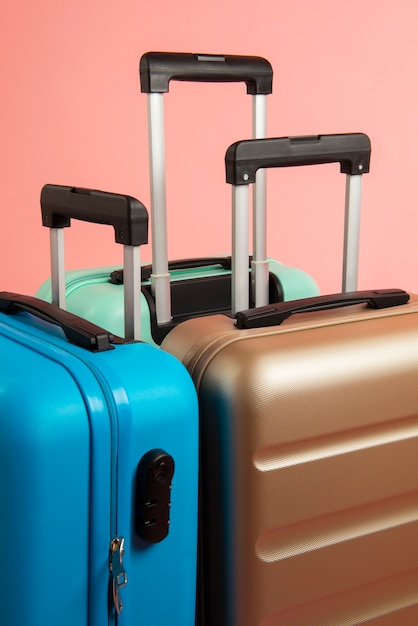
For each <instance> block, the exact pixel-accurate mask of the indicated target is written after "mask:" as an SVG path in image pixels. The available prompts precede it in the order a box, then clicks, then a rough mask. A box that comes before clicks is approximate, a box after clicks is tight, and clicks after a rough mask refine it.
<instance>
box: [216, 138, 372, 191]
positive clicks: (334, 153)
mask: <svg viewBox="0 0 418 626" xmlns="http://www.w3.org/2000/svg"><path fill="white" fill-rule="evenodd" d="M370 154H371V147H370V139H369V138H368V136H367V135H365V134H364V133H346V134H333V135H312V136H299V137H277V138H272V139H248V140H244V141H237V142H235V143H233V144H232V145H231V146H229V148H228V150H227V152H226V155H225V166H226V182H227V183H230V184H232V185H248V184H249V183H254V182H255V175H256V172H257V170H258V169H260V168H271V167H292V166H296V165H317V164H321V163H340V164H341V172H343V173H344V174H366V173H367V172H368V171H369V167H370Z"/></svg>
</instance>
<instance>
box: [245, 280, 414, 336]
mask: <svg viewBox="0 0 418 626" xmlns="http://www.w3.org/2000/svg"><path fill="white" fill-rule="evenodd" d="M409 298H410V296H409V294H408V293H407V292H406V291H403V290H402V289H380V290H376V291H371V290H370V291H352V292H348V293H337V294H332V295H325V296H314V297H312V298H303V299H301V300H291V301H288V302H280V303H279V304H268V305H266V306H261V307H258V308H256V309H249V310H247V311H240V312H238V313H237V314H236V316H235V317H236V326H237V327H238V328H240V329H244V328H263V327H265V326H278V325H280V324H281V323H282V322H284V320H286V319H287V318H288V317H290V316H291V315H295V314H296V313H310V312H313V311H324V310H328V309H335V308H339V307H344V306H353V305H355V304H367V305H368V306H369V307H370V308H373V309H384V308H388V307H392V306H399V305H401V304H406V303H407V302H408V301H409Z"/></svg>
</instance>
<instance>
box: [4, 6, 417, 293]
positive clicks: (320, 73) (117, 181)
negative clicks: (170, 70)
mask: <svg viewBox="0 0 418 626" xmlns="http://www.w3.org/2000/svg"><path fill="white" fill-rule="evenodd" d="M5 7H7V8H5ZM417 24H418V3H416V2H415V1H414V0H397V2H393V1H392V0H391V1H389V0H368V1H366V2H365V1H364V0H361V1H360V0H352V2H349V3H341V2H336V1H335V0H315V1H311V0H292V1H290V2H289V1H284V0H258V2H250V1H249V0H240V1H239V2H238V1H237V0H212V2H210V3H207V2H200V1H199V0H176V1H175V2H173V1H172V0H170V1H167V0H165V1H160V2H149V3H141V2H138V1H136V2H134V0H88V1H86V0H60V1H59V2H57V0H41V1H40V2H32V1H29V0H16V2H13V3H7V5H3V8H2V16H1V20H0V48H1V55H0V59H1V60H0V63H1V72H0V76H1V107H2V111H1V117H0V137H1V169H0V171H1V195H2V198H1V208H0V237H1V245H0V266H1V284H0V288H1V289H7V290H14V291H20V292H26V293H34V292H35V291H36V289H37V287H38V286H39V284H40V283H41V282H42V281H43V280H44V279H45V278H46V277H47V276H48V273H49V250H48V232H47V231H46V229H44V228H43V227H42V226H41V220H40V210H39V193H40V189H41V187H42V185H43V184H44V183H46V182H49V183H57V184H64V185H77V186H85V187H94V188H98V189H103V190H108V191H115V192H121V193H126V194H130V195H133V196H136V197H138V198H139V199H140V200H142V201H143V202H144V203H145V205H146V206H149V191H148V188H149V183H148V145H147V121H146V96H145V95H143V94H141V93H140V89H139V76H138V61H139V58H140V56H141V55H142V53H144V52H146V51H148V50H172V51H184V52H202V53H221V54H257V55H261V56H265V57H267V58H268V59H269V60H270V62H271V63H272V65H273V68H274V72H275V74H274V91H273V95H272V96H271V97H270V99H269V106H268V112H269V122H268V133H269V135H270V136H281V135H295V134H317V133H331V132H351V131H355V132H357V131H361V132H366V133H367V134H368V135H369V136H370V138H371V141H372V148H373V152H372V161H371V173H370V174H369V175H367V176H365V177H364V185H363V186H364V196H363V214H362V237H361V258H360V277H359V286H360V287H361V288H367V287H372V288H373V287H375V288H381V287H402V288H405V289H408V290H410V291H415V292H418V273H417V264H418V263H417V262H418V247H417V235H418V210H417V207H416V204H417V194H416V185H415V183H416V179H417V170H416V169H415V168H416V167H417V165H418V157H417V149H416V146H417V145H418V124H417V116H418V78H417V75H418V69H417V68H418V40H417V34H418V27H417ZM165 104H166V107H165V108H166V124H167V130H168V131H169V134H168V138H167V151H168V161H167V168H168V200H169V205H168V211H169V254H170V257H171V258H175V257H184V256H192V255H202V254H216V253H227V252H229V251H230V237H231V234H230V187H229V185H227V184H226V183H225V182H224V180H225V179H224V164H223V159H224V154H225V150H226V148H227V147H228V145H229V144H230V143H232V142H233V141H235V140H238V139H243V138H247V137H249V136H250V134H251V125H250V117H251V116H250V111H251V98H250V97H248V96H246V95H245V87H244V86H243V85H216V86H208V85H189V84H181V83H173V84H172V87H171V89H170V93H169V95H168V96H167V99H166V101H165ZM225 105H226V106H225ZM344 185H345V181H344V177H343V176H342V175H341V174H339V168H338V166H337V165H327V166H322V167H311V168H304V169H301V168H296V169H293V170H286V171H284V170H276V171H272V172H270V173H269V176H268V189H269V254H270V256H272V257H274V258H277V259H279V260H281V261H283V262H285V263H289V264H291V265H297V266H300V267H303V268H304V269H305V270H307V271H309V272H310V273H311V274H312V275H313V276H315V278H316V279H317V281H318V282H319V285H320V287H321V290H322V291H323V292H325V291H329V292H331V291H337V290H339V288H340V274H341V252H342V225H343V201H344ZM67 235H68V236H67V238H66V242H67V257H66V258H67V267H68V268H77V267H88V266H92V267H94V266H97V265H109V264H114V263H120V262H121V251H120V250H119V247H118V246H117V245H116V244H114V243H113V232H112V230H111V229H109V228H106V227H103V226H100V227H94V226H92V225H84V224H79V223H77V222H73V228H71V229H68V231H67ZM150 257H151V252H150V246H149V245H148V246H146V247H144V251H143V259H144V260H149V259H150Z"/></svg>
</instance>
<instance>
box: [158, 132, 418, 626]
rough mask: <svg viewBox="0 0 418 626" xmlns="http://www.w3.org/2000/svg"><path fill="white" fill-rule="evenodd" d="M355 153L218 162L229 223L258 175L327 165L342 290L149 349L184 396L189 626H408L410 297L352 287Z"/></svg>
mask: <svg viewBox="0 0 418 626" xmlns="http://www.w3.org/2000/svg"><path fill="white" fill-rule="evenodd" d="M368 143H369V142H368V139H367V137H365V136H362V135H357V136H356V135H354V136H353V135H347V136H344V135H343V136H337V137H333V136H322V137H317V138H310V139H308V138H299V139H295V138H293V139H288V138H279V139H267V140H263V141H261V140H260V141H251V140H250V141H247V142H246V141H244V142H238V143H237V144H235V145H233V146H232V147H231V148H230V149H229V150H228V152H227V156H226V166H227V177H228V180H229V182H230V183H232V184H233V189H234V195H235V200H236V205H237V211H238V212H240V211H241V212H244V213H245V211H246V198H245V196H246V193H247V190H248V187H247V184H246V183H247V180H248V181H251V180H253V175H254V171H255V170H256V169H257V167H280V166H290V165H303V164H310V163H312V164H313V163H323V162H329V161H334V160H335V161H339V162H340V163H341V169H342V171H343V172H345V173H346V174H347V175H348V178H347V180H348V183H347V189H348V193H347V207H349V208H350V210H348V211H347V214H346V231H347V230H348V233H346V246H345V264H344V273H345V280H344V283H345V287H346V290H345V293H340V294H336V295H334V296H326V295H324V296H318V297H311V298H306V299H301V300H298V301H294V302H287V303H284V302H282V303H277V304H272V305H268V306H263V307H258V308H253V309H248V310H247V311H243V310H241V311H239V312H238V313H237V314H236V316H235V317H234V318H233V317H228V316H223V315H218V316H211V317H206V318H200V319H194V320H188V321H186V322H184V323H183V324H180V325H179V326H177V327H176V328H175V329H174V330H173V331H172V332H171V333H170V334H169V335H168V336H167V337H166V339H165V340H164V341H163V343H162V346H161V347H162V349H163V350H167V351H169V352H170V353H172V354H174V355H175V356H177V357H178V358H180V359H181V360H182V361H183V362H184V364H185V365H186V366H187V367H188V369H189V371H190V373H191V375H192V376H193V379H194V381H195V385H196V387H197V390H198V394H199V404H200V433H201V437H200V446H201V461H200V463H201V492H200V500H201V511H200V527H199V528H200V541H199V543H200V568H199V570H200V603H199V604H200V607H199V619H200V621H199V624H200V625H201V626H212V625H213V624H222V625H223V626H347V625H350V626H353V625H355V624H366V623H367V624H373V625H376V626H388V625H389V624H390V625H392V624H393V625H395V624H396V626H413V625H415V624H417V623H418V417H417V416H418V384H417V381H418V296H416V295H414V296H411V297H409V295H408V294H407V293H405V292H404V291H402V290H396V289H386V290H377V291H366V292H365V291H362V292H359V291H353V289H355V288H356V280H357V277H356V266H357V265H356V264H357V250H356V248H357V238H356V237H352V236H351V234H350V231H351V230H352V226H353V222H354V223H356V222H357V221H358V212H356V211H354V214H353V212H352V211H351V208H352V206H353V204H354V206H358V202H357V200H356V198H358V196H359V193H360V188H361V175H360V174H361V173H362V172H363V173H365V172H367V171H368V167H369V155H370V148H369V145H368ZM241 194H243V195H244V198H242V197H241ZM237 196H238V197H237ZM356 213H357V215H356ZM357 230H358V229H357V226H355V228H354V232H356V231H357ZM235 258H237V261H238V257H237V256H235ZM241 269H242V267H241ZM238 291H239V290H238ZM241 307H242V305H239V307H238V308H241Z"/></svg>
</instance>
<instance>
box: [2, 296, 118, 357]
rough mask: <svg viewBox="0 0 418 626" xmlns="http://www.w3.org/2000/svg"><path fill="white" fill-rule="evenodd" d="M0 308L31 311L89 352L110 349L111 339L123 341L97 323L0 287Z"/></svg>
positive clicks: (115, 341)
mask: <svg viewBox="0 0 418 626" xmlns="http://www.w3.org/2000/svg"><path fill="white" fill-rule="evenodd" d="M0 311H2V312H3V313H7V314H9V315H11V314H16V313H21V312H26V313H31V314H32V315H34V316H36V317H38V318H39V319H42V320H44V321H46V322H50V323H52V324H55V325H57V326H59V327H60V328H61V329H62V331H63V332H64V335H65V337H66V338H67V339H68V341H70V342H71V343H74V344H76V345H77V346H80V347H81V348H85V349H86V350H90V351H91V352H103V351H104V350H112V349H113V347H114V346H112V345H111V344H112V343H113V344H119V343H125V341H124V340H123V339H121V338H120V337H116V336H114V335H112V334H111V333H109V332H108V331H107V330H104V329H103V328H100V326H96V324H92V323H91V322H88V321H87V320H85V319H83V318H81V317H78V316H77V315H73V314H72V313H69V312H68V311H65V310H63V309H60V308H59V307H57V306H55V305H54V304H50V303H49V302H45V301H44V300H40V299H39V298H34V297H32V296H25V295H21V294H17V293H10V292H8V291H2V292H0Z"/></svg>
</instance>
